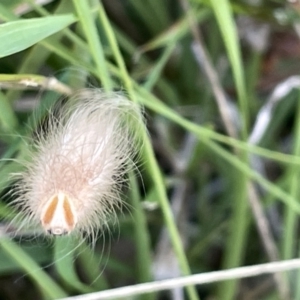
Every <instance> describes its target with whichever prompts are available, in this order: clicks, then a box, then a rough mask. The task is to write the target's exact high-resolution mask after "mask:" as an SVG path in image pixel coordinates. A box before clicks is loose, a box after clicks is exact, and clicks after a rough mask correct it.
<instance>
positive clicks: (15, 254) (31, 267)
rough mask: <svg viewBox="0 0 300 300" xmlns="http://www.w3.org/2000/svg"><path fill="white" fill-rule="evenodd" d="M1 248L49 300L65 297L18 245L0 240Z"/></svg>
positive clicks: (5, 239) (60, 289) (63, 292)
mask: <svg viewBox="0 0 300 300" xmlns="http://www.w3.org/2000/svg"><path fill="white" fill-rule="evenodd" d="M0 246H1V248H2V249H3V250H4V251H5V252H6V253H7V254H8V255H9V256H10V257H11V258H12V259H13V260H15V261H16V262H17V263H18V265H19V266H20V267H21V268H22V269H23V270H24V272H25V273H26V274H28V275H29V276H30V277H31V278H32V279H33V280H34V282H36V284H37V285H38V286H39V287H40V288H41V290H42V291H43V292H44V293H45V294H46V295H47V296H48V297H49V298H50V299H58V298H63V297H67V294H66V293H65V291H64V290H63V289H62V288H61V287H60V286H59V285H57V283H55V282H54V281H53V280H52V279H51V278H50V277H49V275H48V274H47V273H45V272H44V271H43V270H42V269H41V267H40V266H39V265H38V264H37V263H36V262H35V261H34V260H33V259H32V258H31V257H30V256H29V255H28V254H27V253H25V252H24V251H23V250H22V249H21V248H20V247H19V246H18V245H16V244H15V243H14V242H13V241H11V240H10V239H8V238H5V237H2V238H1V239H0Z"/></svg>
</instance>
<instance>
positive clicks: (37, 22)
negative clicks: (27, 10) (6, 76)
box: [0, 14, 76, 58]
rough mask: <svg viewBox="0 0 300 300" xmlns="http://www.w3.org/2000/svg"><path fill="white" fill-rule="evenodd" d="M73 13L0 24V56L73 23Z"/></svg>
mask: <svg viewBox="0 0 300 300" xmlns="http://www.w3.org/2000/svg"><path fill="white" fill-rule="evenodd" d="M75 21H76V18H75V17H74V16H73V15H70V14H68V15H61V16H51V17H44V18H33V19H28V20H19V21H12V22H7V23H5V24H2V25H0V40H1V41H2V42H1V43H0V58H1V57H4V56H8V55H11V54H14V53H16V52H19V51H22V50H24V49H26V48H28V47H30V46H32V45H34V44H36V43H37V42H39V41H41V40H43V39H44V38H46V37H48V36H50V35H52V34H54V33H56V32H58V31H60V30H62V29H63V28H65V27H66V26H68V25H70V24H72V23H74V22H75Z"/></svg>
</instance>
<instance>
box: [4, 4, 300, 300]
mask: <svg viewBox="0 0 300 300" xmlns="http://www.w3.org/2000/svg"><path fill="white" fill-rule="evenodd" d="M299 13H300V2H298V1H297V0H296V1H279V0H278V1H275V0H273V1H272V0H269V1H264V0H261V1H259V0H256V1H254V0H236V1H229V0H144V1H141V0H103V1H102V2H101V1H100V0H90V1H87V0H72V1H71V0H70V1H66V0H64V1H63V0H60V1H59V0H44V1H37V0H36V1H34V0H30V1H29V0H28V1H18V0H14V1H12V0H2V1H1V3H0V21H1V24H0V73H1V74H0V155H1V157H2V159H1V160H0V189H1V194H0V195H1V197H0V217H1V223H0V226H1V227H0V299H5V300H6V299H59V298H63V297H67V296H75V295H80V294H87V293H91V292H96V291H101V290H106V289H110V288H114V287H119V286H126V285H132V284H136V283H142V282H148V281H152V280H162V279H166V278H172V277H179V276H183V275H188V274H197V273H204V272H210V271H216V270H222V269H230V268H234V267H239V266H244V265H255V264H261V263H265V262H269V261H277V260H285V259H291V258H295V257H298V255H299V252H300V249H299V238H298V237H299V233H298V231H299V213H300V203H299V196H300V195H299V192H300V190H299V183H298V182H299V175H300V174H299V166H300V157H299V154H300V104H299V99H300V95H299V91H298V88H299V86H300V77H299V69H300V60H299V58H300V17H299ZM53 78H56V79H57V80H56V81H55V80H54V79H53ZM84 87H90V88H94V87H97V88H98V87H100V88H102V89H103V91H104V92H108V91H111V90H114V91H122V92H124V93H125V94H126V95H127V96H128V98H129V99H130V100H132V101H135V102H138V103H139V104H140V105H141V106H142V107H144V108H145V121H146V123H147V128H148V132H149V133H148V135H147V134H144V146H143V149H142V151H141V152H142V154H141V158H140V161H139V162H137V164H138V165H139V166H140V167H139V170H138V172H136V174H135V175H133V174H129V175H128V179H129V180H128V182H129V184H128V187H129V188H126V187H124V193H123V198H124V202H125V203H126V204H125V207H124V209H123V211H120V212H119V214H118V216H119V220H118V222H117V224H115V223H113V222H112V224H111V225H110V230H103V232H99V233H97V235H98V236H99V238H98V240H97V242H96V243H95V244H92V243H91V241H90V239H89V238H88V237H87V239H86V240H85V241H84V242H82V241H80V240H78V239H76V237H61V238H52V237H49V236H45V235H44V234H43V233H42V232H41V231H38V230H37V229H35V230H34V231H30V230H27V229H25V228H24V229H21V230H17V228H16V227H15V226H16V225H14V223H13V222H11V221H12V219H13V217H14V211H13V208H12V207H11V206H10V205H9V203H10V202H11V201H13V198H14V196H13V194H11V193H10V192H11V191H12V190H13V184H14V183H13V182H12V181H11V180H10V174H11V173H17V172H20V171H21V170H22V166H20V165H19V164H18V162H17V160H18V159H20V158H24V156H25V155H26V154H25V153H26V149H25V148H26V144H25V143H24V142H23V139H24V138H26V137H31V136H32V132H34V130H35V128H36V127H37V126H38V124H40V122H42V120H43V119H44V118H45V116H46V115H47V111H48V110H49V108H50V107H51V106H52V105H53V104H54V103H55V102H56V101H57V100H58V99H60V98H61V97H62V96H66V95H68V94H70V91H71V90H76V89H78V88H84ZM299 280H300V278H299V274H298V272H297V271H293V272H289V273H286V274H281V275H276V276H273V275H264V276H259V277H254V278H248V279H242V280H232V281H226V282H217V283H213V284H207V285H200V286H197V287H193V286H190V287H188V288H185V289H181V288H177V289H174V290H171V291H165V292H160V293H152V294H145V295H139V296H136V297H135V298H134V299H153V300H154V299H176V300H177V299H178V300H180V299H193V300H196V299H210V300H211V299H220V300H223V299H224V300H231V299H247V300H250V299H284V300H286V299H300V284H299ZM83 299H84V298H83ZM130 299H132V298H130Z"/></svg>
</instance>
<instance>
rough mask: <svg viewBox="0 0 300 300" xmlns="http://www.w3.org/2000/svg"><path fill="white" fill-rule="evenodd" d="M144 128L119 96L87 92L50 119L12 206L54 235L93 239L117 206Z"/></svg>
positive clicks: (137, 113)
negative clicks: (81, 234) (82, 235)
mask: <svg viewBox="0 0 300 300" xmlns="http://www.w3.org/2000/svg"><path fill="white" fill-rule="evenodd" d="M143 126H144V122H143V118H142V114H141V111H140V109H139V107H138V106H137V105H136V104H134V103H132V102H130V101H129V100H127V99H126V98H124V97H123V96H121V95H119V94H105V93H103V92H101V91H99V90H97V89H95V90H92V89H85V90H81V91H79V92H77V94H76V95H75V96H74V97H71V99H69V101H68V102H67V103H66V104H65V105H64V106H63V107H62V108H61V110H60V111H59V114H58V115H57V116H56V115H55V114H53V113H52V114H51V112H50V117H49V119H48V121H47V126H46V127H47V129H46V130H45V131H43V130H42V131H41V132H40V133H38V134H37V138H36V139H35V140H34V141H32V143H33V147H32V148H33V149H32V153H31V155H30V156H31V159H30V161H29V162H28V163H26V168H25V170H24V172H22V173H19V174H17V177H18V178H19V181H18V183H17V188H16V191H15V195H16V199H15V200H14V201H13V202H14V204H16V205H17V206H18V207H19V208H20V209H21V211H22V213H23V214H24V215H25V219H24V222H25V223H30V224H40V225H41V226H42V228H43V229H44V231H45V232H46V233H49V234H52V235H63V234H70V233H72V232H87V233H88V234H90V233H93V232H94V231H95V230H97V229H99V228H100V227H101V226H103V225H105V224H106V222H107V217H108V216H110V215H112V214H114V213H115V206H116V205H119V204H120V197H119V189H120V185H121V183H122V182H123V181H124V174H125V173H126V172H128V170H129V169H130V168H132V167H133V165H134V164H133V161H132V160H133V158H134V157H135V155H136V154H137V152H138V149H139V147H140V146H141V145H140V143H139V138H138V135H139V134H138V132H139V131H140V129H141V128H143Z"/></svg>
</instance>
